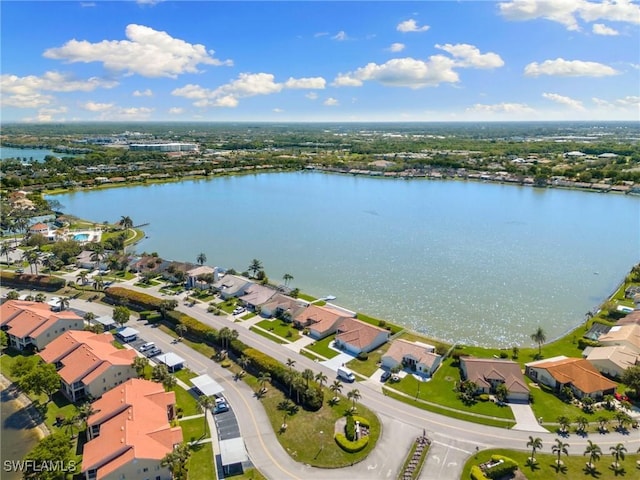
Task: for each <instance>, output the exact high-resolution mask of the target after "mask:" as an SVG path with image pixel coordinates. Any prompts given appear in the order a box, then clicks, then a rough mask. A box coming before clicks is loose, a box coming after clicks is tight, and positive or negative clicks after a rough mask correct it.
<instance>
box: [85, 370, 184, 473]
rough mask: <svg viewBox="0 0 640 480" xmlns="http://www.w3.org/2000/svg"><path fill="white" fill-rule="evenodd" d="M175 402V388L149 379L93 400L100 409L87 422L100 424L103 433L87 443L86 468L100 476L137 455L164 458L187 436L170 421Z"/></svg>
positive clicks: (137, 457) (128, 382)
mask: <svg viewBox="0 0 640 480" xmlns="http://www.w3.org/2000/svg"><path fill="white" fill-rule="evenodd" d="M175 403H176V397H175V393H174V392H165V391H164V388H163V387H162V385H161V384H158V383H154V382H150V381H148V380H142V379H130V380H128V381H126V382H125V383H123V384H122V385H118V386H117V387H115V388H112V389H111V390H109V391H108V392H107V393H105V394H104V395H103V396H102V398H100V399H99V400H96V401H95V402H93V404H92V407H93V409H94V410H95V411H96V413H95V414H93V415H92V416H91V417H90V418H89V420H88V422H87V424H88V425H89V427H91V426H94V425H99V426H100V427H99V430H100V435H99V436H98V437H96V438H93V439H92V440H90V441H89V442H87V444H85V446H84V452H83V459H82V471H83V472H85V471H87V470H91V469H96V468H97V470H98V476H97V478H98V479H100V478H104V476H106V475H108V474H109V473H111V472H113V471H115V470H117V469H118V468H119V467H121V466H123V465H125V464H126V463H128V462H131V461H134V460H135V459H151V460H158V461H160V460H161V459H162V457H164V456H165V455H166V454H167V453H169V452H170V451H171V450H172V448H173V446H174V445H175V444H177V443H180V442H182V440H183V437H182V429H181V428H180V427H171V425H170V423H169V420H170V419H169V415H168V411H169V408H171V407H172V406H175Z"/></svg>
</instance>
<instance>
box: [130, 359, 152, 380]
mask: <svg viewBox="0 0 640 480" xmlns="http://www.w3.org/2000/svg"><path fill="white" fill-rule="evenodd" d="M131 365H132V366H133V368H135V370H136V374H137V375H138V377H143V376H144V371H145V370H146V368H147V366H148V365H149V359H148V358H147V357H136V358H134V359H133V363H132V364H131Z"/></svg>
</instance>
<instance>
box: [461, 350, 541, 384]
mask: <svg viewBox="0 0 640 480" xmlns="http://www.w3.org/2000/svg"><path fill="white" fill-rule="evenodd" d="M460 363H461V364H464V366H465V368H466V372H467V379H468V380H471V381H472V382H475V383H476V384H478V385H482V386H484V387H486V386H488V385H490V380H495V381H500V382H504V384H505V386H506V387H507V390H508V391H509V392H513V393H526V392H528V391H529V387H528V386H527V383H526V381H525V380H524V376H523V375H522V370H521V369H520V365H519V364H517V363H516V362H512V361H511V360H502V359H500V360H499V359H494V358H473V357H460Z"/></svg>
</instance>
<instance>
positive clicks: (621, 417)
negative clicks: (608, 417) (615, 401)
mask: <svg viewBox="0 0 640 480" xmlns="http://www.w3.org/2000/svg"><path fill="white" fill-rule="evenodd" d="M615 418H616V421H617V422H618V427H617V429H618V431H619V432H622V431H624V430H625V426H626V424H627V423H631V417H630V416H629V415H627V414H626V413H624V412H620V411H618V412H616V413H615Z"/></svg>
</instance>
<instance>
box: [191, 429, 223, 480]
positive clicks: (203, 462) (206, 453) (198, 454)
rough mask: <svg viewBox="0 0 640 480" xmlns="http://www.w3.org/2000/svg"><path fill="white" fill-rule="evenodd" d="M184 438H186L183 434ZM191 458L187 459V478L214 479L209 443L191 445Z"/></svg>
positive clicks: (214, 472)
mask: <svg viewBox="0 0 640 480" xmlns="http://www.w3.org/2000/svg"><path fill="white" fill-rule="evenodd" d="M185 438H187V437H186V436H185ZM190 448H191V458H190V459H189V478H194V479H196V478H202V479H207V480H215V479H216V478H218V477H217V476H216V466H215V464H214V463H213V461H214V460H213V450H212V447H211V444H210V443H201V444H199V445H191V447H190Z"/></svg>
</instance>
